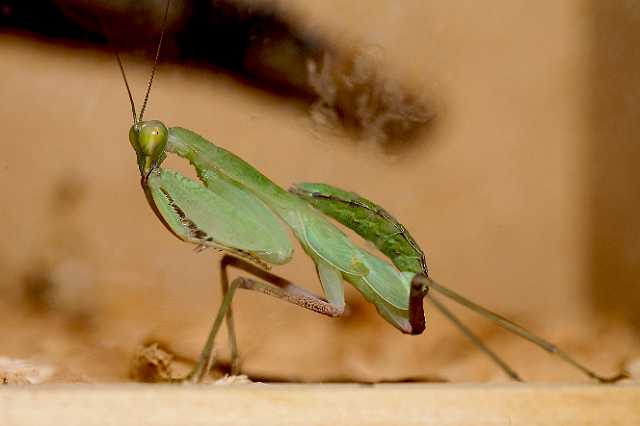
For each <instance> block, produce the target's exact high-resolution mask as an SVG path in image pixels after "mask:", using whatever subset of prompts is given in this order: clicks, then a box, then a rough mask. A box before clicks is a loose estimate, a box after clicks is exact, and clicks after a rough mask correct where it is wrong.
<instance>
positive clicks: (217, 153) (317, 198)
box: [116, 2, 625, 383]
mask: <svg viewBox="0 0 640 426" xmlns="http://www.w3.org/2000/svg"><path fill="white" fill-rule="evenodd" d="M168 9H169V4H168V2H167V7H166V10H165V17H164V19H165V22H166V19H167V13H168ZM163 35H164V27H163V30H162V32H161V35H160V40H159V42H158V46H157V51H156V57H155V61H154V65H153V68H152V71H151V75H150V77H149V81H148V85H147V90H146V93H145V97H144V101H143V104H142V108H141V110H140V114H139V115H137V113H136V107H135V103H134V101H133V96H132V93H131V89H130V87H129V83H128V81H127V77H126V73H125V71H124V67H123V65H122V61H121V60H120V57H119V55H118V54H117V52H116V58H117V61H118V65H119V67H120V71H121V74H122V78H123V80H124V83H125V87H126V90H127V93H128V96H129V101H130V104H131V110H132V115H133V125H132V126H131V128H130V130H129V140H130V143H131V146H132V147H133V149H134V151H135V153H136V158H137V164H138V168H139V171H140V176H141V185H142V189H143V191H144V194H145V196H146V199H147V201H148V203H149V205H150V207H151V208H152V210H153V211H154V213H155V214H156V216H157V217H158V219H159V220H160V221H161V222H162V224H163V225H164V226H165V227H166V228H167V229H168V230H169V231H170V232H171V233H172V234H173V235H175V236H176V237H177V238H179V239H180V240H182V241H184V242H187V243H191V244H194V245H196V246H197V247H198V248H208V247H210V248H214V249H218V250H221V251H223V252H224V255H223V256H222V258H221V261H220V263H221V264H220V283H221V287H222V293H223V299H222V302H221V305H220V308H219V309H218V313H217V315H216V317H215V320H214V322H213V325H212V327H211V331H210V332H209V335H208V337H207V340H206V343H205V345H204V347H203V349H202V352H201V354H200V356H199V358H198V361H197V363H196V365H195V367H194V369H193V370H192V371H191V373H189V375H188V376H187V377H186V378H185V380H186V381H188V382H200V381H202V379H203V378H204V377H205V376H206V375H207V374H208V372H209V370H210V368H211V364H212V362H213V347H214V342H215V338H216V336H217V334H218V332H219V330H220V328H221V326H222V323H223V321H225V319H226V325H227V329H228V338H229V346H230V351H231V366H232V373H237V372H238V371H239V365H238V347H237V342H236V334H235V329H234V320H233V312H232V309H231V303H232V300H233V296H234V294H235V292H236V290H237V289H247V290H254V291H257V292H260V293H263V294H266V295H269V296H273V297H276V298H279V299H282V300H284V301H286V302H289V303H293V304H295V305H298V306H300V307H303V308H305V309H308V310H311V311H314V312H317V313H319V314H322V315H327V316H330V317H337V316H340V315H342V314H343V313H344V312H345V306H346V305H345V297H344V288H343V282H344V281H346V282H348V283H350V284H351V285H353V286H354V287H355V288H356V289H357V290H358V291H359V292H360V293H361V294H362V296H364V298H365V299H366V300H367V301H368V302H369V303H372V304H373V305H374V306H375V307H376V309H377V311H378V313H379V314H380V315H381V316H382V317H383V318H384V319H385V320H386V321H387V322H389V323H390V324H391V325H392V326H394V327H396V328H397V329H398V330H400V331H401V332H403V333H406V334H414V335H415V334H421V333H422V332H423V331H424V330H425V314H424V308H423V300H424V299H425V298H428V299H429V300H430V301H431V302H432V304H433V306H434V307H435V308H436V309H438V310H439V311H440V312H442V313H443V314H444V316H445V317H447V318H448V319H449V320H451V321H452V322H453V324H454V325H456V326H457V327H458V328H459V330H460V331H461V332H462V333H463V334H464V335H465V336H466V337H467V338H469V339H470V340H471V342H472V343H474V345H475V346H477V347H478V348H479V349H480V350H481V351H483V352H484V353H485V354H487V355H488V356H489V357H490V358H491V359H492V360H493V361H494V362H495V363H496V364H497V366H498V367H499V368H501V369H502V370H503V371H504V372H505V373H506V374H507V375H508V376H509V377H511V378H512V379H514V380H521V378H520V376H519V375H518V374H517V373H516V372H515V371H514V370H513V369H512V368H511V367H510V366H509V365H508V364H507V363H506V362H505V361H504V360H502V359H501V358H500V357H499V356H498V355H497V354H496V353H495V352H493V351H492V350H491V349H489V348H488V347H487V346H485V345H484V344H483V343H482V342H481V341H480V339H479V338H478V337H477V336H476V335H475V334H473V332H472V331H471V330H470V329H468V328H467V327H466V326H465V325H464V324H463V323H462V322H461V321H460V320H459V319H458V318H457V317H456V316H455V315H454V314H453V313H452V312H451V311H449V309H448V308H446V307H445V305H444V304H443V303H442V302H441V301H440V300H439V299H438V298H436V297H435V296H434V295H433V294H432V292H433V291H436V292H438V293H439V294H440V295H442V296H445V297H447V298H449V299H451V300H453V301H455V302H457V303H459V304H461V305H462V306H465V307H467V308H469V309H471V310H473V311H475V312H477V313H479V314H481V315H483V316H485V317H486V318H488V319H490V320H492V321H494V322H496V323H497V324H498V325H499V326H501V327H503V328H505V329H507V330H509V331H511V332H513V333H515V334H517V335H519V336H521V337H523V338H525V339H527V340H529V341H531V342H532V343H534V344H536V345H538V346H540V347H541V348H542V349H544V350H546V351H547V352H550V353H553V354H556V355H558V356H559V357H560V359H562V360H564V361H565V362H567V363H569V364H571V365H572V366H574V367H576V368H578V369H579V370H580V371H582V372H583V373H585V374H586V375H587V376H589V377H591V378H593V379H595V380H598V381H600V382H603V383H607V382H615V381H617V380H619V379H621V378H623V377H625V375H624V374H618V375H615V376H613V377H604V376H600V375H598V374H596V373H595V372H594V371H592V370H590V369H589V368H587V367H585V366H584V365H582V364H580V363H578V362H577V361H576V360H574V359H573V358H572V357H570V356H569V355H568V354H566V353H565V352H563V351H561V350H560V349H559V348H557V347H556V346H555V345H553V344H551V343H550V342H548V341H546V340H544V339H542V338H540V337H538V336H535V335H533V334H532V333H530V332H529V331H527V330H525V329H524V328H522V327H520V326H518V325H516V324H514V323H513V322H511V321H509V320H507V319H506V318H503V317H501V316H499V315H497V314H495V313H493V312H491V311H489V310H488V309H485V308H483V307H481V306H480V305H478V304H475V303H473V302H471V301H469V300H468V299H466V298H464V297H463V296H461V295H459V294H458V293H456V292H454V291H452V290H450V289H448V288H446V287H444V286H442V285H440V284H438V283H437V282H436V281H434V280H432V279H431V277H430V276H429V274H428V270H427V265H426V260H425V256H424V253H423V251H422V249H421V248H420V247H419V245H418V244H417V243H416V241H415V240H414V239H413V237H412V236H411V235H410V234H409V232H408V231H407V230H406V228H405V227H404V226H402V225H401V224H400V223H399V222H398V221H397V220H396V219H395V218H393V217H392V216H391V215H390V214H389V213H387V212H386V211H385V210H384V209H382V208H381V207H380V206H378V205H376V204H375V203H373V202H371V201H369V200H367V199H366V198H363V197H361V196H359V195H357V194H355V193H351V192H347V191H344V190H341V189H339V188H336V187H333V186H330V185H327V184H310V183H303V184H299V185H296V186H294V187H293V188H291V189H290V190H289V191H287V190H285V189H283V188H282V187H280V186H278V185H277V184H275V183H274V182H272V181H271V180H270V179H269V178H267V177H266V176H265V175H263V174H262V173H260V172H259V171H258V170H256V169H255V168H254V167H252V166H251V165H250V164H248V163H247V162H245V161H244V160H242V159H241V158H239V157H237V156H236V155H234V154H233V153H231V152H229V151H227V150H225V149H224V148H221V147H219V146H216V145H214V144H213V143H211V142H209V141H208V140H206V139H204V138H203V137H202V136H200V135H198V134H196V133H195V132H193V131H191V130H188V129H184V128H180V127H167V126H165V125H164V124H163V123H162V122H160V121H158V120H148V121H145V120H143V116H144V112H145V109H146V106H147V104H148V100H149V95H150V91H151V87H152V84H153V78H154V75H155V72H156V68H157V64H158V59H159V56H160V50H161V46H162V38H163ZM168 154H175V155H178V156H179V157H181V158H183V159H186V160H188V161H189V163H190V164H191V166H192V167H194V168H195V170H196V172H197V176H198V179H199V181H195V180H192V179H189V178H187V177H185V176H184V175H182V174H180V173H178V172H175V171H171V170H167V169H164V168H163V167H162V163H163V161H164V160H165V159H166V157H167V155H168ZM330 219H332V220H335V221H337V222H340V223H342V224H343V225H344V226H346V227H348V228H350V229H352V230H353V231H355V232H356V233H357V234H358V235H360V236H361V237H362V238H364V239H365V240H368V241H371V242H372V243H374V245H375V246H376V247H377V248H378V249H379V250H380V252H381V253H382V254H384V255H386V256H387V257H388V258H389V260H391V263H389V262H387V261H386V260H382V259H381V258H379V257H378V256H376V255H374V254H372V253H370V252H369V251H367V250H364V249H362V248H360V247H359V246H358V245H356V244H355V243H354V242H353V241H352V240H351V239H350V238H348V237H347V235H346V234H345V233H344V232H342V231H341V230H340V229H339V228H338V227H337V226H336V225H334V223H333V222H332V221H331V220H330ZM285 225H286V227H285ZM287 227H288V229H289V230H290V231H291V232H292V234H293V235H294V236H295V238H296V239H297V241H298V243H299V244H300V245H301V247H302V249H303V251H304V252H305V254H306V255H307V256H308V257H309V258H310V259H311V260H312V261H313V263H314V265H315V267H316V271H317V275H318V278H319V280H320V283H321V285H322V290H323V292H324V295H325V297H324V298H323V297H320V296H318V295H315V294H313V293H312V292H310V291H308V290H306V289H304V288H303V287H300V286H298V285H296V284H294V283H293V282H291V281H289V280H286V279H284V278H282V277H279V276H277V275H275V274H273V273H271V272H269V269H270V267H271V265H282V264H285V263H287V262H289V261H290V260H291V258H292V256H293V246H292V243H291V240H290V237H289V234H288V232H287ZM229 267H234V268H237V269H240V270H242V271H244V272H246V273H248V274H251V275H252V276H253V277H254V278H250V277H245V276H241V277H238V278H235V279H234V280H233V281H232V282H229V277H228V268H229Z"/></svg>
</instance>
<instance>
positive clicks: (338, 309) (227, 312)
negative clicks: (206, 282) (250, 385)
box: [186, 255, 344, 383]
mask: <svg viewBox="0 0 640 426" xmlns="http://www.w3.org/2000/svg"><path fill="white" fill-rule="evenodd" d="M229 266H233V267H234V268H238V269H240V270H243V271H245V272H248V273H250V274H251V275H254V276H256V277H258V278H260V279H262V280H264V281H265V282H263V281H257V280H254V279H251V278H246V277H238V278H236V279H234V280H233V281H232V282H231V284H229V277H228V274H227V268H228V267H229ZM220 278H221V285H222V292H223V299H222V303H221V305H220V308H219V309H218V313H217V315H216V318H215V320H214V322H213V325H212V327H211V331H210V332H209V336H208V337H207V341H206V343H205V345H204V347H203V348H202V353H201V354H200V357H199V359H198V362H197V364H196V366H195V367H194V369H193V371H192V372H191V373H190V374H189V375H188V376H187V377H186V381H188V382H192V383H198V382H200V381H202V379H203V378H204V377H205V376H206V375H207V373H208V372H209V369H210V368H211V364H212V362H213V343H214V341H215V338H216V336H217V334H218V331H220V326H221V325H222V321H223V320H224V319H225V317H226V319H227V330H228V333H229V345H230V349H231V368H232V373H234V374H236V373H238V361H237V360H238V346H237V342H236V336H235V327H234V321H233V314H232V310H231V302H232V300H233V296H234V294H235V291H236V290H237V289H238V288H242V289H246V290H254V291H258V292H260V293H263V294H266V295H269V296H273V297H276V298H278V299H282V300H284V301H285V302H289V303H293V304H294V305H298V306H300V307H303V308H305V309H308V310H310V311H313V312H317V313H319V314H322V315H327V316H330V317H337V316H340V315H342V314H343V312H344V306H338V305H335V304H333V303H330V302H328V301H326V300H324V299H323V298H321V297H320V296H317V295H315V294H313V293H311V292H310V291H308V290H305V289H304V288H302V287H299V286H297V285H295V284H294V283H292V282H291V281H288V280H286V279H284V278H282V277H279V276H277V275H274V274H272V273H270V272H267V271H265V270H264V269H261V268H259V267H257V266H256V265H254V264H252V263H249V262H247V261H245V260H242V259H239V258H236V257H233V256H230V255H224V256H223V257H222V259H221V261H220Z"/></svg>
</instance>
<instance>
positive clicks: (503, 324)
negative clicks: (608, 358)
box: [414, 274, 629, 383]
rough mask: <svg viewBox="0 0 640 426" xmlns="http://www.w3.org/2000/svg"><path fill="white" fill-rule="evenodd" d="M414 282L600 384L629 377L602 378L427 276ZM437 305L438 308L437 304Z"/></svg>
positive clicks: (525, 330)
mask: <svg viewBox="0 0 640 426" xmlns="http://www.w3.org/2000/svg"><path fill="white" fill-rule="evenodd" d="M414 281H415V282H422V283H423V285H424V286H425V287H429V288H430V289H432V290H436V291H437V292H438V293H440V294H442V295H443V296H445V297H447V298H449V299H451V300H453V301H454V302H456V303H458V304H460V305H462V306H464V307H465V308H467V309H470V310H471V311H473V312H476V313H477V314H479V315H482V316H483V317H485V318H487V319H489V320H491V321H493V322H494V323H496V324H497V325H498V326H500V327H502V328H504V329H505V330H507V331H509V332H511V333H513V334H515V335H517V336H520V337H521V338H523V339H525V340H528V341H529V342H531V343H533V344H534V345H536V346H538V347H540V348H541V349H543V350H544V351H546V352H548V353H549V354H551V355H556V356H558V357H559V358H560V359H561V360H562V361H564V362H565V363H567V364H569V365H571V366H573V367H574V368H576V369H578V370H580V371H581V372H582V373H584V374H585V375H587V376H588V377H591V378H592V379H595V380H597V381H599V382H600V383H615V382H617V381H620V380H622V379H625V378H628V377H629V375H628V374H627V372H624V371H623V372H621V373H618V374H615V375H613V376H601V375H599V374H597V373H596V372H594V371H593V370H591V369H589V368H587V367H586V366H584V365H583V364H581V363H579V362H578V361H577V360H575V359H574V358H573V357H572V356H570V355H569V354H567V353H566V352H564V351H562V350H561V349H560V348H558V347H557V346H556V345H555V344H553V343H551V342H549V341H548V340H546V339H543V338H541V337H540V336H537V335H535V334H533V333H531V332H530V331H529V330H527V329H525V328H524V327H521V326H520V325H518V324H516V323H514V322H513V321H510V320H508V319H506V318H504V317H503V316H500V315H498V314H496V313H495V312H492V311H490V310H489V309H486V308H484V307H482V306H480V305H478V304H477V303H474V302H472V301H470V300H469V299H467V298H465V297H463V296H462V295H460V294H458V293H456V292H455V291H453V290H451V289H450V288H447V287H445V286H443V285H440V284H438V283H437V282H435V281H433V280H432V279H431V278H429V277H428V276H427V275H425V274H416V276H415V277H414ZM432 301H434V302H435V300H434V299H432ZM435 304H436V306H437V302H436V303H435ZM443 313H444V311H443Z"/></svg>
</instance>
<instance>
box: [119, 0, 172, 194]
mask: <svg viewBox="0 0 640 426" xmlns="http://www.w3.org/2000/svg"><path fill="white" fill-rule="evenodd" d="M169 5H170V0H167V5H166V7H165V9H164V21H163V23H162V31H161V32H160V40H159V41H158V48H157V49H156V59H155V61H154V62H153V68H152V69H151V75H150V76H149V83H148V84H147V92H146V93H145V95H144V101H143V103H142V109H141V110H140V116H137V115H136V105H135V103H134V102H133V95H132V94H131V88H130V87H129V82H128V81H127V74H126V73H125V72H124V67H123V66H122V61H121V60H120V55H119V54H118V52H117V51H116V50H115V49H113V50H114V53H115V55H116V59H117V61H118V66H119V67H120V73H121V74H122V79H123V80H124V85H125V88H126V89H127V94H128V95H129V103H130V104H131V113H132V115H133V125H132V126H131V128H130V129H129V142H131V146H132V147H133V149H134V150H135V151H136V156H137V157H138V168H139V169H140V175H141V176H142V182H143V184H144V183H145V182H146V180H147V178H148V177H149V174H150V173H151V172H152V171H153V170H154V169H156V168H157V167H159V166H160V164H162V162H163V161H164V159H165V158H167V154H165V152H164V151H165V148H166V147H167V141H168V138H169V131H168V130H167V127H166V126H165V125H164V124H162V122H160V121H158V120H148V121H142V117H143V116H144V111H145V109H146V108H147V102H148V101H149V94H150V93H151V85H152V84H153V77H154V76H155V73H156V67H157V66H158V59H159V58H160V49H161V48H162V39H163V37H164V29H165V26H166V24H167V15H168V14H169Z"/></svg>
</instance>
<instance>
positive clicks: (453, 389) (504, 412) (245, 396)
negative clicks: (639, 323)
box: [0, 384, 640, 426]
mask: <svg viewBox="0 0 640 426" xmlns="http://www.w3.org/2000/svg"><path fill="white" fill-rule="evenodd" d="M61 424H64V425H69V426H72V425H83V426H90V425H97V424H100V425H111V424H113V425H122V426H127V425H145V424H153V425H172V426H174V425H222V424H225V425H240V424H248V425H258V424H259V425H264V424H294V425H393V424H402V425H417V424H426V425H564V426H569V425H640V385H639V384H626V385H618V386H598V385H557V384H554V385H545V384H524V385H519V384H495V385H476V384H455V385H450V384H445V385H442V384H438V385H436V384H433V385H423V384H407V385H404V384H403V385H376V386H360V385H262V384H252V385H229V386H179V385H175V386H169V385H167V386H161V385H100V386H95V385H63V386H5V387H2V388H0V425H2V426H13V425H41V426H46V425H61Z"/></svg>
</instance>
